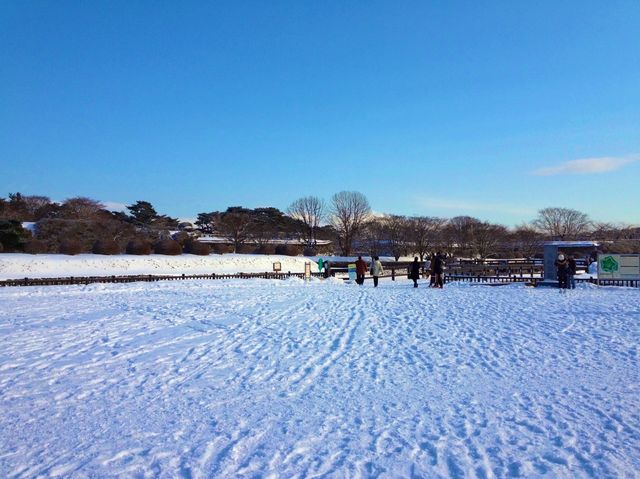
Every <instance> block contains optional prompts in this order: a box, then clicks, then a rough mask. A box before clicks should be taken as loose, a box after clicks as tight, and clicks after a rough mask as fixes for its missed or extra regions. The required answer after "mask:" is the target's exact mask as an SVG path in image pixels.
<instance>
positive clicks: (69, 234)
mask: <svg viewBox="0 0 640 479" xmlns="http://www.w3.org/2000/svg"><path fill="white" fill-rule="evenodd" d="M25 222H31V223H34V227H33V228H30V229H25V228H24V227H23V223H25ZM180 226H184V225H180V222H179V221H178V219H176V218H172V217H170V216H167V215H163V214H159V213H158V212H157V211H156V210H155V208H154V207H153V205H152V204H151V203H150V202H148V201H143V200H139V201H137V202H135V203H133V204H131V205H128V206H127V212H111V211H108V210H106V208H105V206H104V205H103V204H102V203H100V202H99V201H96V200H94V199H91V198H86V197H73V198H69V199H66V200H65V201H63V202H54V201H51V199H50V198H48V197H46V196H28V195H23V194H21V193H10V194H9V195H8V198H0V251H5V252H12V251H25V252H30V253H44V252H63V253H65V252H66V253H78V252H91V251H93V252H98V253H105V254H107V253H108V254H117V253H120V252H124V251H127V252H134V253H135V252H140V251H143V252H151V251H152V250H154V249H155V251H157V252H162V251H170V252H171V253H169V254H179V253H181V252H182V251H187V252H193V253H196V254H208V252H209V250H210V247H209V246H208V245H207V246H205V245H203V244H202V243H201V242H199V241H198V237H199V236H200V237H201V236H203V235H213V236H217V237H219V238H221V239H222V240H223V243H224V244H217V245H214V246H213V249H214V252H218V253H223V252H241V253H264V254H273V253H282V254H301V253H304V254H307V255H314V254H318V253H322V254H341V255H344V256H351V255H353V254H366V255H378V256H380V255H392V256H394V257H396V258H399V257H401V256H407V255H418V256H419V257H420V259H421V260H422V259H423V258H424V257H425V256H426V255H428V254H430V253H432V252H434V251H442V252H446V253H449V254H455V255H459V256H466V257H481V258H486V257H491V256H493V257H532V256H534V255H535V254H537V253H539V252H540V251H541V245H542V242H543V241H545V240H576V239H592V240H599V241H604V242H605V245H604V246H605V248H610V249H615V250H616V251H618V252H636V251H638V245H639V242H640V228H634V227H629V226H624V225H615V224H609V223H599V222H594V221H592V220H591V219H590V218H589V217H588V215H586V214H585V213H582V212H580V211H576V210H573V209H568V208H559V207H549V208H544V209H541V210H540V211H539V212H538V214H537V216H536V217H535V218H533V219H532V220H531V221H530V222H529V223H524V224H522V225H519V226H517V227H515V228H508V227H506V226H504V225H501V224H497V223H491V222H487V221H482V220H480V219H478V218H474V217H471V216H456V217H453V218H440V217H432V216H403V215H396V214H381V215H379V214H374V213H373V212H372V210H371V206H370V204H369V201H368V199H367V198H366V196H365V195H363V194H362V193H359V192H356V191H342V192H339V193H336V194H334V195H333V196H331V198H330V199H329V200H328V201H325V200H324V199H322V198H319V197H316V196H305V197H301V198H299V199H296V200H295V201H293V202H292V203H291V204H290V205H289V207H288V208H287V209H286V211H284V212H283V211H280V210H279V209H277V208H273V207H263V208H255V209H251V208H244V207H241V206H231V207H228V208H227V209H226V210H224V211H211V212H202V213H198V214H197V220H196V221H195V226H196V227H197V229H196V230H195V231H190V230H189V228H183V230H184V229H187V230H189V231H181V232H179V233H177V234H175V233H174V234H173V235H171V234H170V232H175V231H176V230H178V229H180ZM274 240H280V243H282V244H281V245H279V246H278V245H277V244H276V243H277V242H274ZM290 240H296V241H295V242H294V243H292V244H287V243H288V241H290ZM323 240H324V241H323Z"/></svg>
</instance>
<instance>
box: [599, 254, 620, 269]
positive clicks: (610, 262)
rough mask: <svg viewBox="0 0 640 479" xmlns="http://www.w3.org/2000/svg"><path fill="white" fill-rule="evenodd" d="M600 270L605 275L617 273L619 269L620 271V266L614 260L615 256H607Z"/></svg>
mask: <svg viewBox="0 0 640 479" xmlns="http://www.w3.org/2000/svg"><path fill="white" fill-rule="evenodd" d="M600 268H601V269H602V271H604V272H605V273H615V272H616V271H618V269H620V265H619V264H618V262H617V261H616V260H615V259H613V256H606V257H605V258H604V259H603V260H602V264H601V265H600Z"/></svg>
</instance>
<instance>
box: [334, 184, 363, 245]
mask: <svg viewBox="0 0 640 479" xmlns="http://www.w3.org/2000/svg"><path fill="white" fill-rule="evenodd" d="M370 215H371V206H369V200H367V197H366V196H364V195H363V194H362V193H359V192H357V191H341V192H340V193H336V194H335V195H333V196H332V197H331V209H330V219H331V224H332V225H333V227H334V228H335V229H336V232H337V234H338V244H339V245H340V249H341V250H342V254H344V255H345V256H349V255H351V250H352V248H353V241H354V239H355V238H356V237H357V236H358V234H359V233H360V232H361V231H362V229H363V227H364V225H365V223H366V221H367V219H368V218H369V216H370Z"/></svg>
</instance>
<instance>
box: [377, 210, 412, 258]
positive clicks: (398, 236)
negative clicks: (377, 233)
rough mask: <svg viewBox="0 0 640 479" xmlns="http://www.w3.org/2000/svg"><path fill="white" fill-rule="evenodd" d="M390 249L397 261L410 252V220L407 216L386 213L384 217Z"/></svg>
mask: <svg viewBox="0 0 640 479" xmlns="http://www.w3.org/2000/svg"><path fill="white" fill-rule="evenodd" d="M383 222H384V225H385V229H386V240H387V244H388V245H389V250H390V251H391V254H392V255H393V257H394V258H395V260H396V261H398V260H399V259H400V256H404V255H406V254H407V253H408V249H409V220H408V218H407V217H406V216H400V215H386V216H384V218H383Z"/></svg>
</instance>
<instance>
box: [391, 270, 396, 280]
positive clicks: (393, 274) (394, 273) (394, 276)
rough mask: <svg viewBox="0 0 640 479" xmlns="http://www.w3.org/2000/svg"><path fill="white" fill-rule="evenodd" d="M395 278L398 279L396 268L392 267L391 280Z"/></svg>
mask: <svg viewBox="0 0 640 479" xmlns="http://www.w3.org/2000/svg"><path fill="white" fill-rule="evenodd" d="M395 280H396V269H395V268H391V281H395Z"/></svg>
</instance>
